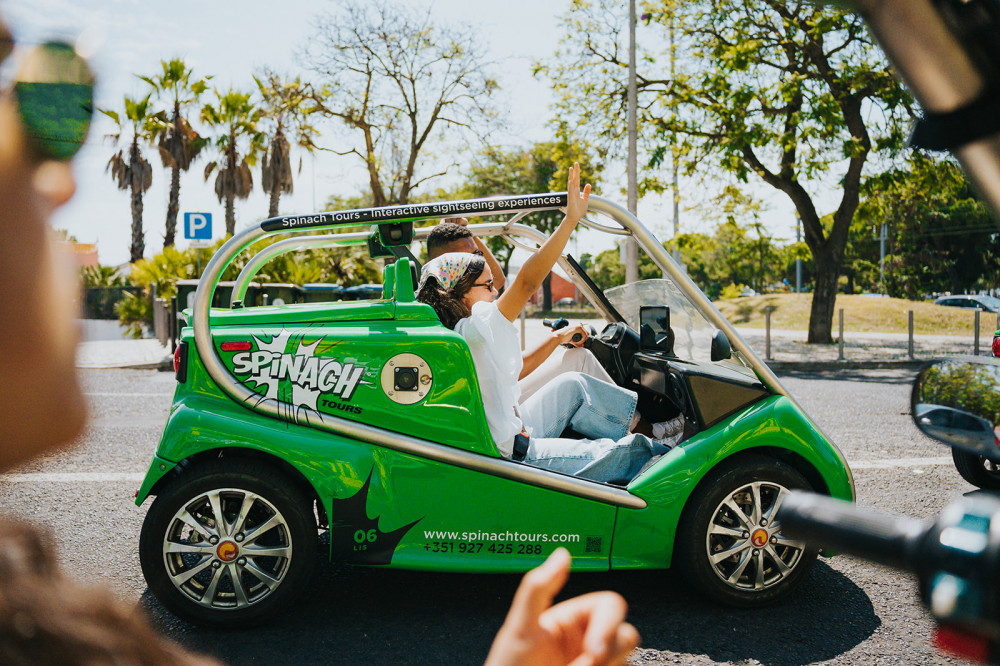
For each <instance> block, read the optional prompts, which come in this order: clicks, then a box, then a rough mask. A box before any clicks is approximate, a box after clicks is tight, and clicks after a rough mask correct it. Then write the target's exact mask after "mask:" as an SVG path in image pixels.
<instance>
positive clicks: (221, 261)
mask: <svg viewBox="0 0 1000 666" xmlns="http://www.w3.org/2000/svg"><path fill="white" fill-rule="evenodd" d="M566 201H567V195H566V193H565V192H558V193H557V192H548V193H544V194H534V195H515V196H502V197H490V198H483V199H470V200H463V201H451V202H443V203H429V204H408V205H402V206H389V207H384V208H367V209H357V210H349V211H336V212H324V213H316V214H313V215H299V216H283V217H276V218H270V219H267V220H264V221H263V222H261V223H260V224H258V225H254V226H251V227H249V228H247V229H244V230H243V231H241V232H239V233H238V234H236V235H235V236H233V237H232V238H231V239H229V240H228V241H227V242H226V243H225V244H224V245H223V246H222V247H221V248H219V250H218V251H217V252H216V253H215V255H213V257H212V259H211V260H210V261H209V262H208V264H207V266H206V267H205V271H204V273H203V274H202V276H201V280H200V281H199V283H198V289H197V291H196V293H195V300H194V305H193V308H192V310H193V312H192V319H191V323H192V327H193V329H194V339H195V347H196V348H197V350H198V355H199V357H200V358H201V360H202V363H203V364H204V366H205V370H206V371H207V372H208V374H209V375H210V376H211V377H212V379H214V380H215V381H216V383H217V384H218V385H219V387H220V388H221V389H222V390H223V391H224V392H226V393H227V394H228V395H229V396H230V397H232V398H233V399H234V400H236V401H237V402H239V403H241V404H244V405H245V406H246V407H247V408H249V409H252V410H255V411H260V412H262V413H265V414H267V415H269V416H272V417H275V418H278V419H283V420H287V419H288V418H289V410H288V409H287V406H284V405H283V403H280V402H278V401H277V400H275V399H265V398H264V397H263V396H261V395H260V394H258V393H255V392H253V391H251V390H250V389H249V388H247V387H246V386H244V385H243V384H241V383H240V382H239V381H238V380H237V379H236V377H234V376H233V375H232V374H230V373H229V371H228V370H227V369H226V367H225V365H224V364H223V363H222V359H221V358H220V356H219V353H218V351H217V350H216V348H215V345H214V344H213V342H212V335H211V328H210V317H211V312H210V310H211V302H212V295H213V293H214V291H215V287H216V284H217V282H218V281H219V278H220V277H221V275H222V273H223V272H224V271H225V270H226V268H228V267H229V265H230V264H231V263H232V261H233V259H234V258H235V257H236V256H237V255H238V254H239V253H240V252H242V251H243V250H245V249H246V248H248V247H249V246H250V245H252V244H253V243H255V242H256V241H258V240H261V239H262V238H264V237H266V236H270V235H274V234H278V233H301V232H307V231H308V232H312V231H319V230H327V229H333V228H336V227H344V226H356V225H358V224H371V223H374V224H386V223H394V222H399V221H419V220H427V219H439V218H441V217H450V216H454V215H456V214H460V215H462V216H465V217H479V216H483V215H496V214H508V213H509V214H512V215H513V216H514V217H513V218H512V219H511V220H510V221H508V222H506V223H488V224H479V225H472V226H471V227H470V230H475V231H476V232H477V235H483V236H502V237H505V238H507V239H511V240H513V238H514V237H516V236H520V237H524V238H527V239H529V240H531V241H534V242H535V243H537V244H538V245H541V244H542V243H543V242H544V241H545V240H546V239H547V236H546V235H545V234H543V233H542V232H540V231H538V230H537V229H534V228H532V227H529V226H526V225H523V224H518V223H517V220H520V219H521V218H523V217H524V216H525V215H527V214H530V213H533V212H540V211H551V210H560V209H563V208H564V207H565V205H566ZM590 210H592V211H594V212H598V213H603V214H604V215H606V216H608V217H610V218H611V219H612V220H614V221H615V222H617V223H618V224H619V225H621V226H620V228H617V227H610V226H606V225H602V224H600V223H597V222H594V221H593V220H590V219H587V220H585V221H581V222H582V223H583V224H584V225H585V226H588V227H590V228H593V229H597V230H601V231H606V232H609V233H614V234H616V235H631V236H633V237H635V238H636V240H637V241H638V243H639V245H640V246H642V247H643V249H644V250H645V251H646V253H647V254H648V255H649V256H650V257H651V258H652V259H653V261H654V263H656V265H657V266H658V267H659V268H660V270H662V271H663V272H664V274H666V275H668V276H669V277H670V278H671V279H672V280H673V281H674V283H675V284H676V285H677V286H678V288H679V289H680V290H681V291H682V292H683V293H684V294H685V296H687V297H688V298H689V299H690V300H691V301H692V302H693V303H694V304H695V305H696V307H698V309H699V310H700V311H701V312H702V314H703V315H704V316H705V317H706V318H707V319H708V320H709V321H710V322H711V323H712V325H713V326H715V327H716V328H718V329H719V330H721V331H723V332H724V333H725V334H726V336H727V337H728V338H729V340H730V343H731V344H732V346H733V348H735V349H736V350H737V351H739V352H740V354H741V355H742V356H743V358H744V359H745V360H746V361H747V363H748V364H749V365H750V367H751V368H752V369H753V370H754V372H756V374H757V376H758V377H759V378H760V380H761V381H762V382H763V383H764V384H765V385H766V386H767V387H768V388H769V389H770V390H771V391H772V392H774V393H776V394H779V395H783V396H785V397H787V398H788V399H789V400H791V401H793V402H795V403H796V405H797V406H798V407H799V409H801V410H802V413H803V414H805V415H806V417H807V418H808V419H809V420H810V422H812V424H813V425H814V426H815V427H816V428H817V430H819V431H820V432H821V433H822V430H821V429H820V428H819V426H818V425H817V424H816V423H815V422H814V421H812V418H811V417H809V416H808V413H807V412H806V411H805V410H804V409H802V406H801V405H799V404H798V403H797V401H795V399H794V398H793V397H792V396H791V395H790V394H789V392H788V391H787V390H786V389H785V387H784V386H783V385H782V384H781V382H780V381H779V380H778V378H777V376H776V375H775V374H774V372H772V371H771V369H770V368H769V367H768V366H767V364H766V363H764V362H763V361H762V360H761V359H760V357H759V356H757V354H756V353H755V352H754V351H753V349H751V348H750V346H749V345H748V344H747V343H746V342H745V341H744V340H743V338H742V337H741V336H740V335H739V333H737V332H736V329H735V328H733V326H732V325H731V324H730V323H729V322H728V321H727V320H726V318H725V317H723V316H722V314H721V313H720V312H719V310H718V309H717V308H716V307H715V306H714V305H713V304H712V302H711V301H710V300H709V299H708V297H706V296H705V295H704V294H703V293H702V292H701V290H700V289H699V288H698V286H697V285H696V284H695V283H694V282H693V281H692V280H691V278H690V277H688V276H687V274H686V273H684V271H683V270H682V269H681V268H680V266H678V265H677V264H676V263H675V262H674V261H673V259H672V258H671V257H670V255H669V254H668V253H667V252H666V250H664V248H663V246H662V245H660V243H659V242H658V241H657V240H656V238H655V236H653V234H652V233H651V232H650V231H649V230H648V229H647V228H646V227H645V226H644V225H643V224H642V223H641V222H640V221H639V220H638V218H636V217H635V216H634V215H632V214H631V213H629V212H628V211H627V210H626V209H624V208H622V207H621V206H619V205H618V204H615V203H613V202H611V201H608V200H607V199H603V198H601V197H598V196H596V195H591V197H590ZM429 232H430V229H429V228H427V227H425V228H422V229H416V230H414V236H415V238H417V239H420V238H423V237H425V236H426V235H427V234H428V233H429ZM367 236H368V234H367V233H364V232H361V233H353V232H352V233H345V234H336V235H322V236H306V237H298V238H290V239H285V240H282V241H279V242H277V243H274V244H272V245H270V246H268V247H266V248H263V249H262V250H261V251H260V252H259V253H258V254H257V255H256V256H255V257H254V258H253V259H252V260H251V261H250V262H248V263H247V265H246V266H245V267H244V269H243V271H241V273H240V275H239V277H238V278H237V281H236V284H235V285H234V288H233V299H234V300H240V299H241V298H242V296H243V295H245V292H246V289H247V286H248V285H249V283H250V281H251V280H252V278H253V277H254V276H255V275H256V273H257V271H259V270H260V268H261V267H262V266H263V265H264V264H265V263H266V262H267V261H268V260H270V259H273V258H274V257H275V256H278V255H279V254H282V253H283V252H291V251H295V250H297V249H307V248H312V249H314V248H320V247H332V246H340V245H354V244H361V243H363V242H364V241H365V239H367ZM518 245H520V243H519V244H518ZM522 247H523V246H522ZM526 249H529V250H530V248H526ZM258 258H259V260H258ZM558 264H559V266H560V267H561V268H562V269H563V270H564V271H565V272H566V273H567V275H569V276H570V277H571V279H572V280H573V281H574V283H575V284H576V286H577V287H578V288H579V289H580V290H581V291H582V292H583V293H584V295H585V296H586V297H587V299H588V300H589V301H590V302H591V303H592V304H593V305H594V306H595V307H597V308H598V310H599V311H600V312H601V313H602V314H603V315H604V316H605V318H607V319H609V320H615V319H616V318H615V317H613V315H612V313H609V312H607V311H606V310H605V309H604V307H603V306H602V305H601V300H600V299H599V298H598V297H597V296H596V295H595V294H594V293H593V291H592V290H591V289H590V288H589V287H588V286H587V284H586V281H584V280H583V279H582V278H581V277H580V276H579V274H578V273H577V272H576V270H575V269H574V268H573V266H572V265H571V264H570V263H569V262H568V261H566V259H565V258H564V257H560V258H559V261H558ZM237 295H239V298H237ZM308 424H309V425H312V426H314V427H318V428H320V429H323V430H327V431H329V432H333V433H336V434H340V435H344V436H347V437H351V438H355V439H364V440H367V441H372V442H375V443H378V444H380V445H382V446H386V447H387V448H391V449H395V450H400V451H404V452H409V453H414V454H415V455H420V456H424V457H431V458H434V459H438V460H442V461H447V462H450V463H452V464H457V465H459V466H463V467H467V468H470V469H479V470H481V471H487V470H488V471H489V472H490V473H493V474H497V475H500V476H505V477H508V478H518V479H520V480H522V481H526V482H529V483H533V484H534V485H541V486H544V487H558V488H559V489H561V490H563V491H565V492H571V493H572V494H577V495H580V496H585V497H591V498H592V499H598V500H599V501H604V502H608V503H611V504H616V505H619V506H631V507H632V508H641V507H638V506H636V505H635V504H634V500H638V502H640V503H641V504H642V506H643V507H644V506H645V502H644V501H643V500H641V499H640V498H637V497H635V496H634V495H631V494H630V493H628V492H627V491H624V490H620V489H617V488H613V487H609V486H601V485H595V484H593V483H591V482H588V481H584V480H580V479H575V478H573V477H565V476H563V475H552V474H541V475H538V474H536V472H541V471H542V470H536V469H534V468H525V467H524V466H522V465H518V464H516V463H513V464H511V463H510V462H509V461H506V460H503V459H494V458H483V457H482V456H479V455H476V454H470V453H467V452H464V451H460V450H457V449H454V448H452V447H448V446H443V445H440V444H436V443H434V442H429V441H426V440H421V439H418V438H414V437H409V436H405V435H400V434H398V433H390V432H387V431H383V430H381V429H379V428H373V427H371V426H366V425H363V424H360V423H357V422H354V421H350V420H347V419H342V418H338V417H335V416H332V415H329V414H323V413H319V412H310V413H309V414H308ZM823 436H824V438H826V439H827V440H828V441H829V442H830V444H831V445H832V446H833V448H834V450H835V451H836V452H837V455H838V456H839V457H840V459H841V462H842V463H843V466H844V468H845V469H847V470H848V475H849V476H850V485H851V489H852V493H853V491H854V478H853V475H852V474H851V473H850V467H849V466H848V465H847V462H846V459H845V458H844V456H843V453H842V452H841V451H840V449H839V448H837V446H836V444H834V443H833V440H831V439H830V438H829V437H827V436H826V434H825V433H823ZM511 465H513V466H511ZM525 475H527V477H529V478H523V477H525ZM550 476H552V477H553V478H548V477H550Z"/></svg>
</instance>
